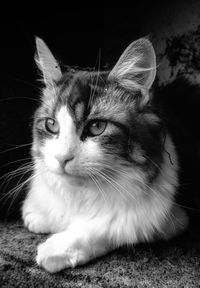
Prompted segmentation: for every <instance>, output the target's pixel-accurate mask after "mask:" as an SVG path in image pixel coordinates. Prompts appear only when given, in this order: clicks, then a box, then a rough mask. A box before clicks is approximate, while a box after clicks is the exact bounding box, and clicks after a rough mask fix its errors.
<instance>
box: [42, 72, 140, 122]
mask: <svg viewBox="0 0 200 288" xmlns="http://www.w3.org/2000/svg"><path fill="white" fill-rule="evenodd" d="M107 75H108V74H106V73H101V72H89V73H88V72H85V71H81V72H78V73H74V74H72V75H69V74H67V75H63V78H62V79H61V80H60V82H59V83H57V89H56V95H55V97H53V98H54V100H53V101H52V105H50V106H51V110H52V111H53V112H51V111H50V113H52V116H53V117H56V114H57V112H58V111H59V110H60V109H61V107H63V106H65V107H66V108H67V110H68V112H69V113H70V115H71V117H72V118H73V120H74V122H75V123H76V125H77V126H79V125H81V124H82V123H83V122H84V121H85V120H86V119H87V120H90V119H92V118H104V119H105V118H107V119H108V120H114V121H118V120H119V121H121V122H126V120H127V117H128V113H127V112H128V110H131V111H132V112H133V111H134V109H135V101H134V96H133V95H132V94H133V93H131V94H130V93H128V92H127V91H125V90H123V89H121V88H119V87H116V85H115V84H116V83H113V82H112V81H110V80H108V79H107V78H108V77H107ZM48 106H49V105H48ZM89 118H90V119H89Z"/></svg>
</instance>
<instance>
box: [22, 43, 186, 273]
mask: <svg viewBox="0 0 200 288" xmlns="http://www.w3.org/2000/svg"><path fill="white" fill-rule="evenodd" d="M43 46H44V47H43ZM138 47H139V48H140V49H138ZM43 48H44V49H43ZM39 49H40V55H43V54H44V53H47V54H48V55H45V57H44V58H43V59H40V63H42V65H43V67H45V69H44V70H43V74H45V73H47V75H48V79H49V77H50V75H52V78H53V77H54V76H55V75H56V77H57V75H58V73H57V72H56V71H57V69H58V66H57V64H56V63H55V58H52V62H53V64H52V65H50V64H49V61H51V57H53V56H52V54H49V53H50V51H49V49H47V48H46V45H45V44H44V42H40V47H39ZM135 51H136V52H137V53H136V52H135ZM140 51H142V52H141V54H140ZM41 57H42V56H41ZM136 58H137V59H140V61H139V63H138V61H136V62H137V63H136V64H135V63H134V61H131V60H134V59H136ZM45 59H48V61H47V63H45ZM124 59H125V60H126V61H125V60H124ZM140 62H141V63H142V66H141V67H140V65H139V64H140ZM127 63H128V64H127ZM155 65H156V63H155V55H154V50H153V47H152V45H151V43H150V42H149V41H148V40H146V39H143V40H141V39H140V40H138V41H136V42H133V43H132V44H131V45H130V46H129V47H128V48H127V50H126V51H125V52H124V54H123V55H122V57H121V58H120V60H119V61H118V63H117V65H116V66H115V67H114V68H113V70H112V71H111V72H110V73H102V74H101V73H92V72H87V71H85V72H80V71H73V72H72V73H68V74H64V75H62V77H60V79H51V81H49V83H54V89H53V90H52V89H51V88H50V87H49V85H48V83H46V85H47V86H46V88H45V90H44V93H43V103H42V105H41V106H40V107H39V108H38V110H37V111H36V114H35V121H34V128H33V146H32V154H33V160H34V171H33V178H32V181H31V185H30V189H29V192H28V195H27V198H26V200H25V202H24V204H23V207H22V214H23V219H24V223H25V226H27V227H28V229H29V230H30V231H33V232H36V233H52V234H54V235H53V236H51V237H50V238H49V239H48V240H47V241H46V242H45V243H43V244H41V245H40V246H39V247H38V254H37V258H36V260H37V263H38V264H39V265H41V266H42V267H44V268H45V269H46V270H48V271H49V272H57V271H60V270H61V269H63V268H66V267H74V266H76V265H80V264H82V263H85V262H87V261H89V260H90V259H92V258H94V257H97V256H100V255H102V254H105V253H106V252H107V251H109V250H111V249H114V248H116V247H118V246H121V245H124V244H134V243H138V242H141V241H151V240H153V239H154V238H155V237H157V236H159V237H161V238H170V237H171V236H173V235H174V234H176V233H177V232H178V231H180V230H182V229H184V227H185V225H186V224H187V220H186V217H185V215H184V213H183V211H182V210H181V209H180V208H179V207H178V206H176V204H175V203H174V197H175V195H176V190H177V186H178V177H177V171H178V159H177V156H176V151H175V147H174V145H173V143H172V140H171V138H170V135H168V133H167V130H166V129H164V128H163V125H162V121H161V119H160V118H159V117H158V115H157V114H156V113H155V112H154V110H153V107H151V105H150V104H149V100H150V99H149V88H150V87H151V84H152V83H153V80H154V77H155V73H154V70H152V69H154V67H155ZM54 66H55V67H56V68H55V69H56V71H55V73H53V71H52V69H53V68H52V67H54ZM48 67H50V70H48ZM134 67H135V69H134ZM152 67H153V68H152ZM41 69H43V68H42V67H41ZM59 71H60V70H59ZM138 71H139V74H140V75H139V76H140V78H138V77H137V73H138ZM152 71H153V72H152ZM141 73H144V75H143V76H142V75H141ZM147 73H148V74H147ZM131 75H132V77H131ZM141 76H142V78H141ZM44 79H47V77H45V75H44ZM141 79H142V80H143V82H141ZM127 81H128V82H131V85H128V86H129V87H126V86H127V85H124V83H126V84H127V83H128V82H127ZM137 81H138V82H137ZM136 82H137V83H138V85H134V83H136ZM132 86H134V89H133V87H132ZM128 88H129V89H128ZM144 91H145V93H144ZM47 117H51V118H53V119H56V121H57V124H58V126H59V132H58V133H57V134H56V135H55V134H52V133H49V131H47V129H46V128H45V121H46V120H45V119H47ZM94 119H103V121H106V123H107V126H106V128H105V131H104V132H103V133H101V134H100V135H98V136H94V135H93V136H91V135H90V134H89V132H88V129H89V128H88V125H89V124H88V123H92V121H94ZM169 155H170V156H169ZM61 166H62V167H61ZM63 169H64V170H63Z"/></svg>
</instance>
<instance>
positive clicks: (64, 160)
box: [55, 155, 74, 168]
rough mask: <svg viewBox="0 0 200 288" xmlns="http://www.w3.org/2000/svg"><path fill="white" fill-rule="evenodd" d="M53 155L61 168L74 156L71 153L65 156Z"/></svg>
mask: <svg viewBox="0 0 200 288" xmlns="http://www.w3.org/2000/svg"><path fill="white" fill-rule="evenodd" d="M55 157H56V159H57V160H58V162H59V163H60V165H61V166H62V167H63V168H64V167H65V165H67V163H68V162H70V161H72V160H73V159H74V156H72V155H67V156H61V155H56V156H55Z"/></svg>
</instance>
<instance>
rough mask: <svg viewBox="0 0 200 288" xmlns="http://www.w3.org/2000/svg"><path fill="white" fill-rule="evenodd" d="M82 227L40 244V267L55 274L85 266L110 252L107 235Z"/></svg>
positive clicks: (38, 257)
mask: <svg viewBox="0 0 200 288" xmlns="http://www.w3.org/2000/svg"><path fill="white" fill-rule="evenodd" d="M81 226H82V225H77V226H74V227H73V229H69V230H67V231H64V232H60V233H56V234H54V235H53V236H51V237H50V238H49V239H47V240H46V241H45V242H44V243H42V244H40V245H39V246H38V251H37V257H36V261H37V263H38V265H39V266H41V267H43V268H44V269H45V270H47V271H48V272H50V273H55V272H58V271H60V270H62V269H64V268H68V267H75V266H77V265H82V264H85V263H87V262H88V261H90V260H91V259H93V258H96V257H98V256H101V255H103V254H105V253H106V252H107V251H108V250H110V247H109V246H108V241H107V239H106V237H105V235H103V234H102V233H100V231H98V232H99V233H96V232H97V230H96V229H94V231H93V229H92V227H88V226H87V225H85V227H84V226H82V227H81ZM94 228H95V227H94ZM77 229H79V230H77ZM93 233H94V234H93Z"/></svg>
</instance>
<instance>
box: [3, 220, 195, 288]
mask: <svg viewBox="0 0 200 288" xmlns="http://www.w3.org/2000/svg"><path fill="white" fill-rule="evenodd" d="M46 238H47V236H45V235H36V234H33V233H30V232H28V231H27V230H26V229H25V228H24V227H23V225H22V223H21V222H1V223H0V287H9V288H10V287H20V288H25V287H29V288H31V287H57V288H61V287H73V288H76V287H82V288H85V287H87V288H97V287H104V288H105V287H113V288H117V287H131V288H134V287H135V288H136V287H137V288H140V287H159V288H161V287H170V288H173V287H174V288H175V287H176V288H177V287H188V288H193V287H195V288H196V287H200V245H198V243H200V242H199V239H196V240H194V239H190V241H188V239H187V237H186V239H185V238H181V239H179V240H177V241H173V242H170V243H166V242H161V243H156V244H151V245H150V244H143V245H137V246H136V247H132V248H120V249H118V250H116V251H114V252H112V253H110V254H109V255H107V256H105V257H102V258H99V259H96V260H94V261H93V262H91V263H89V264H87V265H85V266H82V267H78V268H75V269H66V270H64V271H62V272H60V273H57V274H49V273H47V272H46V271H44V270H43V269H41V268H39V267H37V265H36V263H35V260H34V258H35V254H36V247H37V245H38V244H39V243H40V242H42V241H44V240H45V239H46Z"/></svg>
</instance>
